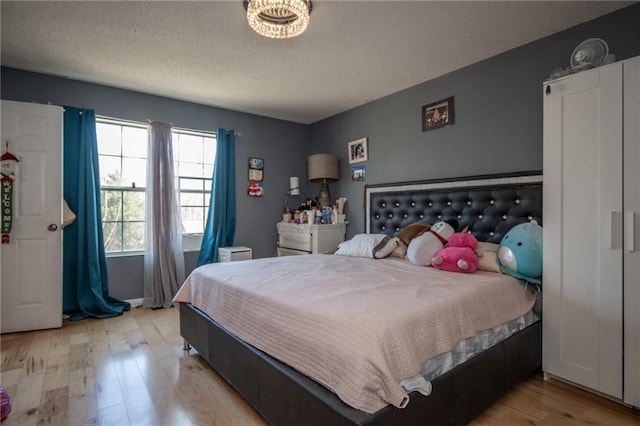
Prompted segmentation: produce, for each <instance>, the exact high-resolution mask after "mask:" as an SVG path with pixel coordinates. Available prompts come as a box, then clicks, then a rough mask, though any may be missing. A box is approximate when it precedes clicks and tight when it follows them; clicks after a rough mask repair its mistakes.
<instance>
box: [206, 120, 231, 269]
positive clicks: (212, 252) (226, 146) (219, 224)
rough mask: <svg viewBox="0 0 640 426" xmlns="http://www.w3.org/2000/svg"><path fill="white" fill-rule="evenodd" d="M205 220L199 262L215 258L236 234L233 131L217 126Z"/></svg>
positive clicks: (211, 261)
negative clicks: (220, 248) (207, 209)
mask: <svg viewBox="0 0 640 426" xmlns="http://www.w3.org/2000/svg"><path fill="white" fill-rule="evenodd" d="M217 137H218V139H217V141H216V159H215V164H214V168H213V184H212V188H211V200H210V201H209V212H208V214H207V224H206V226H205V230H204V235H203V237H202V247H200V255H199V256H198V266H201V265H205V264H207V263H213V262H217V261H218V248H219V247H227V246H231V245H233V239H234V238H235V234H236V160H235V136H234V131H233V130H229V131H226V130H224V129H218V134H217Z"/></svg>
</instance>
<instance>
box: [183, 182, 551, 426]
mask: <svg viewBox="0 0 640 426" xmlns="http://www.w3.org/2000/svg"><path fill="white" fill-rule="evenodd" d="M541 184H542V177H541V175H540V174H538V173H527V174H519V175H510V176H499V177H498V176H484V177H477V178H465V179H456V180H447V181H428V182H409V183H401V184H391V185H370V186H367V187H366V188H365V203H364V206H365V208H364V211H365V219H366V220H365V223H366V231H367V233H370V234H387V235H394V234H395V233H397V232H398V231H399V230H400V229H401V228H403V227H404V226H406V225H407V224H410V223H413V222H417V221H424V222H428V223H434V222H436V221H439V220H446V219H450V218H454V219H456V220H457V221H458V222H459V224H460V228H462V227H468V229H469V230H470V231H471V232H473V233H474V235H476V237H477V238H478V240H480V241H487V242H499V241H500V240H501V239H502V237H503V236H504V234H505V233H506V232H507V231H508V230H509V229H511V228H512V227H513V226H515V225H517V224H519V223H523V222H526V221H529V220H532V219H535V220H537V221H538V223H540V224H542V217H541V211H542V202H541V198H542V197H541V195H542V194H541ZM325 262H326V263H325ZM251 268H255V269H256V270H258V271H261V272H260V273H261V274H262V277H260V279H259V280H258V281H257V282H256V280H254V279H253V278H252V277H251ZM291 268H293V269H291ZM314 268H317V269H314ZM419 268H421V269H420V271H418V269H419ZM327 270H333V271H336V272H337V273H338V276H339V277H342V280H343V281H345V282H354V283H356V284H354V286H355V287H354V288H351V287H349V290H348V291H343V286H342V285H340V284H339V282H337V281H338V280H337V279H336V278H328V280H327V281H323V278H321V277H323V276H324V275H326V274H325V273H322V271H327ZM365 270H368V271H369V273H370V274H372V275H373V276H378V277H385V278H384V279H381V280H380V282H379V283H375V285H374V288H371V287H368V286H371V285H372V284H370V283H373V282H374V280H372V279H371V278H369V276H367V277H366V278H365V279H360V278H359V277H362V275H361V274H362V271H365ZM265 271H269V272H265ZM305 271H308V272H309V273H311V274H312V275H311V277H310V276H306V275H305ZM196 272H197V273H196ZM418 272H420V273H423V274H427V273H428V274H438V273H439V274H447V273H445V272H442V271H433V268H425V267H418V266H415V265H409V266H407V262H406V261H403V260H400V259H381V260H373V259H361V258H345V257H343V256H332V255H317V256H304V260H303V259H301V258H298V259H297V260H296V258H288V259H287V258H274V259H257V260H255V261H246V263H245V262H230V263H227V264H226V265H222V264H218V265H207V266H204V267H202V268H198V270H197V271H194V273H193V274H192V275H191V276H190V277H189V278H188V279H187V282H185V285H183V288H181V291H180V293H179V296H177V297H176V301H179V302H182V303H179V309H180V332H181V335H182V336H183V337H184V339H185V341H186V342H189V344H191V345H192V346H193V347H194V348H195V349H196V350H197V351H198V353H199V354H200V355H201V356H202V357H203V358H204V359H206V360H207V361H208V363H209V364H210V365H211V366H212V367H213V368H214V369H215V370H217V371H218V372H219V373H220V374H221V375H222V376H223V377H224V378H225V379H226V380H227V381H228V382H229V383H230V384H231V385H232V386H233V387H234V388H235V389H236V390H237V391H238V392H239V393H240V394H241V395H242V396H243V397H244V398H245V399H246V400H247V401H248V402H249V403H250V404H251V405H252V406H253V407H254V408H255V409H256V411H258V412H259V413H260V414H261V415H262V416H263V417H264V418H265V419H266V420H267V421H268V422H269V423H270V424H276V425H280V424H282V425H290V424H332V425H333V424H352V425H368V424H465V423H468V422H469V421H470V420H471V419H473V418H474V417H475V416H477V415H478V414H480V413H481V412H482V411H483V410H484V409H485V408H487V407H488V406H489V405H491V404H492V403H493V402H494V401H496V400H497V399H499V398H500V397H501V396H502V395H504V393H505V392H506V391H508V390H509V389H510V388H511V387H513V386H514V385H515V384H517V383H518V382H520V381H521V380H523V379H524V378H526V377H527V376H529V375H530V374H531V373H532V372H534V371H535V370H536V369H538V368H539V367H540V364H541V350H540V349H541V324H540V321H539V320H538V317H537V316H535V315H531V314H530V311H531V308H532V306H533V305H534V303H535V301H531V300H530V299H531V297H528V298H527V299H528V300H524V299H525V297H524V296H521V293H522V294H524V293H525V290H524V287H521V286H518V284H513V283H504V284H501V285H504V286H508V287H504V289H507V288H509V289H510V290H508V291H506V290H503V291H501V292H498V293H490V291H491V286H493V285H495V284H491V283H490V282H492V281H495V280H496V279H501V280H513V278H511V277H508V276H500V274H492V273H483V272H478V273H474V274H455V273H448V274H449V275H448V276H449V277H451V276H452V275H457V276H460V275H464V276H465V277H464V280H467V281H466V282H463V281H461V282H460V283H459V284H458V283H457V282H456V284H454V285H452V284H450V283H445V284H442V282H443V281H442V280H443V279H442V278H441V277H442V276H439V277H436V279H435V280H433V281H434V282H436V281H437V283H435V284H434V290H432V289H431V287H429V288H428V290H426V287H425V289H423V288H422V287H419V286H418V287H416V285H417V284H413V283H410V282H409V281H410V280H411V279H412V278H411V277H412V276H413V275H415V274H416V273H418ZM314 274H315V275H314ZM405 274H406V275H405ZM205 276H208V278H204V277H205ZM287 276H292V277H294V279H293V280H290V279H287V278H286V277H287ZM496 276H498V277H496ZM273 277H277V278H273ZM313 277H318V278H316V279H314V278H313ZM210 279H211V280H212V281H211V282H214V281H217V280H219V281H221V283H222V282H224V283H226V285H227V286H228V287H229V288H226V287H222V286H221V285H222V284H221V285H220V286H218V283H215V284H216V285H213V284H211V285H210V284H208V281H207V280H210ZM393 279H396V280H397V283H402V285H404V286H409V287H406V290H403V291H405V292H408V294H410V295H411V297H405V296H406V295H405V296H403V295H402V294H401V293H400V294H399V293H395V292H397V291H398V288H396V287H400V285H399V284H397V285H395V286H393V285H392V286H389V285H387V283H388V282H389V281H392V280H393ZM200 281H202V282H200ZM272 281H273V285H271V284H270V283H271V282H272ZM260 282H262V283H263V285H262V286H261V285H260ZM311 282H317V283H318V285H317V286H315V287H321V288H324V289H325V290H324V291H326V292H327V293H326V294H318V293H317V292H312V290H311V288H312V287H314V286H313V285H311V284H304V283H311ZM485 282H486V287H484V286H485ZM283 283H284V284H283ZM300 283H303V284H304V285H301V284H300ZM367 283H369V284H367ZM438 283H440V284H438ZM283 286H284V287H283ZM410 286H413V287H410ZM271 287H273V288H274V289H275V294H272V293H270V292H271V291H272V290H271ZM276 287H277V288H276ZM464 287H466V288H469V289H471V290H472V291H477V293H475V295H474V296H473V297H474V298H475V299H478V300H481V299H482V298H483V297H484V298H486V300H484V301H483V302H478V303H477V304H476V305H474V304H471V303H468V304H467V305H463V304H462V303H463V302H462V299H458V297H459V296H458V295H456V294H451V295H450V296H451V297H453V298H454V299H456V300H460V301H461V302H460V307H459V308H456V309H451V308H448V309H447V310H445V311H436V312H432V311H431V309H436V310H437V304H436V305H434V307H432V308H430V310H429V312H430V313H429V314H427V313H426V312H423V311H421V310H420V312H421V313H420V315H425V316H424V317H420V318H419V319H418V320H416V319H414V318H413V317H409V316H408V313H407V312H408V311H412V310H413V307H412V306H413V305H412V304H411V303H413V302H412V300H411V299H416V300H418V301H419V302H417V303H431V302H430V301H433V300H435V299H438V300H439V298H441V297H445V296H444V295H443V294H441V293H435V291H436V289H435V288H439V290H437V291H444V292H445V293H454V292H453V290H452V289H454V288H455V289H456V291H457V289H458V288H460V291H462V288H464ZM514 287H517V291H516V290H514ZM208 288H214V290H213V293H212V294H209V290H208ZM231 288H233V292H232V289H231ZM403 288H405V287H403ZM249 290H251V291H249ZM285 290H286V291H285ZM317 290H318V289H315V290H313V291H317ZM277 291H281V292H282V294H283V295H284V294H285V293H288V294H293V295H294V297H292V299H293V300H292V301H291V302H289V303H288V304H286V305H284V304H281V298H280V297H279V294H278V293H277ZM341 291H342V292H341ZM330 292H333V293H330ZM426 292H429V293H428V294H427V293H426ZM246 293H252V294H251V295H247V294H246ZM253 293H255V294H253ZM422 293H425V294H424V295H423V294H422ZM376 294H377V296H376ZM423 296H424V297H423ZM529 296H530V295H529ZM245 297H252V298H256V299H255V300H253V301H252V299H245ZM447 297H448V296H447ZM502 297H508V298H509V299H508V300H509V301H508V303H505V304H503V305H507V307H508V308H509V310H510V312H506V313H503V312H497V311H496V312H491V314H490V315H489V316H490V317H496V318H498V317H500V318H502V319H501V320H500V323H503V322H504V323H506V322H508V321H507V319H509V320H513V321H515V320H516V317H518V319H519V320H520V319H522V318H524V317H525V316H526V317H527V318H528V320H527V321H525V322H522V321H521V322H520V326H519V327H518V328H517V329H514V331H513V332H512V333H511V334H509V335H508V337H507V338H504V339H503V340H499V341H498V342H497V343H492V344H490V345H488V348H487V349H485V350H483V351H482V352H480V353H477V354H474V356H472V357H470V358H469V359H467V360H466V361H465V362H463V363H461V364H460V365H457V366H454V367H453V368H451V369H448V370H447V369H445V370H444V371H446V372H444V374H439V375H432V376H429V380H428V384H429V386H430V394H429V395H428V396H424V395H422V394H421V393H419V392H417V391H410V389H407V388H406V387H402V388H400V387H399V383H398V381H399V380H398V377H404V378H407V379H411V378H416V377H418V376H421V375H422V374H421V373H423V370H422V367H424V365H425V364H426V362H427V359H421V358H420V357H422V356H423V352H425V351H427V352H428V351H430V350H431V346H430V345H427V344H426V343H424V342H421V340H419V339H422V336H423V335H425V339H426V338H427V337H426V335H427V334H428V333H429V330H431V329H432V328H436V329H438V330H440V328H441V326H440V325H438V326H437V327H431V326H429V327H426V326H425V327H423V328H421V329H420V330H419V333H417V336H416V335H410V336H408V337H404V336H401V334H400V332H399V331H398V330H399V329H397V328H393V327H395V325H396V323H397V324H398V326H399V327H400V324H405V327H406V324H412V326H411V327H410V328H411V329H416V328H420V327H422V326H421V325H420V324H432V322H433V321H435V319H436V318H438V317H442V316H447V315H453V314H452V313H450V312H448V311H459V312H458V314H459V316H453V317H451V318H450V320H449V322H451V323H456V324H457V325H459V326H460V328H459V330H462V331H456V332H457V333H459V335H454V336H451V337H447V339H450V340H451V341H447V342H446V343H442V344H441V343H440V341H438V343H437V344H434V346H441V345H442V347H443V348H445V349H446V348H449V346H451V345H452V344H453V345H455V344H458V343H457V342H458V341H459V342H460V343H463V342H464V341H466V340H467V339H473V338H476V339H477V337H475V336H474V335H472V334H473V333H479V332H480V331H481V330H484V329H485V328H487V327H488V328H491V327H489V326H488V325H487V324H488V323H486V324H485V323H484V322H483V321H484V320H483V319H482V318H481V317H480V316H474V315H476V313H475V311H483V310H484V311H491V310H492V309H493V308H491V309H489V306H490V305H501V304H499V303H497V302H496V303H491V301H492V300H496V299H500V298H502ZM207 298H210V299H213V300H214V301H217V305H215V303H214V305H215V306H214V307H208V305H207V304H205V303H204V302H205V301H204V300H203V299H207ZM385 298H386V300H388V301H389V302H388V303H386V304H387V305H393V303H397V305H394V307H392V308H391V311H390V312H391V314H389V313H387V314H384V315H383V314H380V315H377V314H378V313H381V312H385V309H387V307H385V306H384V305H385V303H383V304H379V303H378V304H376V300H375V299H377V300H378V302H379V301H380V300H385ZM403 298H404V299H403ZM340 305H345V307H347V308H348V307H349V306H352V307H353V308H352V309H351V310H349V309H346V310H343V311H340V310H339V306H340ZM400 306H404V307H405V308H404V309H400V308H399V307H400ZM477 306H483V307H485V309H476V308H477ZM360 307H366V308H362V309H359V308H360ZM372 307H373V308H372ZM538 308H539V307H537V309H538ZM496 309H498V308H496ZM501 309H502V307H501V308H500V310H501ZM227 311H228V312H227ZM267 311H269V312H267ZM290 311H292V312H290ZM293 311H295V312H293ZM326 311H334V312H333V313H332V315H335V317H326V318H325V317H324V316H323V315H324V314H325V313H326ZM349 311H351V312H349ZM405 311H407V312H405ZM274 312H275V313H276V315H275V317H274V316H267V314H269V315H273V313H274ZM416 312H417V310H416ZM405 313H407V315H405ZM538 313H539V309H538ZM232 314H233V315H240V316H241V317H240V318H242V319H241V320H235V319H234V317H233V315H232ZM294 314H295V315H297V316H293V315H294ZM458 314H456V315H458ZM429 315H430V316H429ZM477 315H480V313H478V314H477ZM376 316H379V317H383V320H384V322H383V324H378V323H375V322H374V321H376ZM213 318H215V320H214V319H213ZM292 318H295V321H293V320H292ZM447 318H449V317H447ZM496 318H494V319H496ZM523 321H524V320H523ZM263 323H273V324H274V325H276V327H275V329H274V330H272V331H270V332H268V331H264V330H262V329H261V328H260V327H261V326H262V324H263ZM294 323H295V324H294ZM343 324H348V326H343ZM374 324H375V325H374ZM305 325H306V326H307V328H305ZM309 327H311V328H310V329H311V330H313V327H316V328H315V330H316V334H317V338H318V339H320V338H321V337H322V338H326V339H327V341H326V342H325V341H323V344H322V345H321V346H320V347H319V348H320V349H316V350H317V351H318V352H319V353H321V355H322V356H321V358H320V360H321V361H317V360H316V361H314V360H313V357H312V355H313V354H312V352H313V351H314V349H313V348H312V347H309V348H307V346H305V345H307V344H308V342H307V341H308V340H313V337H314V336H313V335H311V337H310V336H309V334H310V333H312V332H310V331H309V330H310V329H309ZM474 328H475V331H473V330H471V329H474ZM379 330H383V331H384V332H382V333H378V331H379ZM329 331H331V332H329ZM456 332H454V334H455V333H456ZM349 333H351V334H349ZM448 333H450V332H449V331H447V332H446V333H440V334H442V335H445V334H446V335H448ZM378 334H381V335H382V336H381V337H379V336H378ZM441 337H442V336H441ZM334 340H340V342H338V343H335V344H334ZM378 340H380V342H381V347H382V349H381V350H380V353H381V354H377V352H376V351H377V349H374V348H373V346H371V347H370V346H369V344H370V342H372V341H376V342H378ZM283 342H285V344H283ZM346 342H350V343H351V345H350V346H349V347H348V348H346V349H344V348H343V346H344V343H346ZM407 342H410V344H408V343H407ZM452 342H453V343H452ZM447 345H449V346H447ZM375 346H376V347H377V345H375ZM414 346H415V347H419V348H420V350H419V351H418V350H414ZM456 347H457V346H456ZM258 348H261V349H264V350H261V349H258ZM398 348H400V349H398ZM404 348H411V350H405V349H404ZM449 349H453V346H451V347H450V348H449ZM367 351H368V352H367ZM394 351H395V352H394ZM443 351H444V352H445V353H443ZM351 352H355V360H350V359H349V358H348V356H347V355H348V353H351ZM405 352H408V353H409V355H406V354H405ZM447 353H448V352H446V351H445V350H444V349H443V350H442V351H440V352H435V353H434V354H435V355H438V356H445V355H446V354H447ZM434 354H430V355H429V357H431V356H433V355H434ZM438 356H436V357H435V358H438ZM405 358H406V360H408V361H407V362H405ZM332 359H333V360H335V361H336V362H335V363H332V362H327V360H332ZM281 360H284V361H286V362H282V361H281ZM400 361H402V362H400ZM416 363H418V364H416ZM290 365H291V366H295V367H296V368H292V367H291V366H290ZM407 365H410V366H407ZM416 369H417V373H420V374H417V373H416V371H415V370H416ZM370 370H372V371H374V372H375V373H376V374H377V376H376V377H372V378H370V377H369V376H370V375H369V372H370ZM409 372H412V373H411V374H409ZM414 373H416V374H415V375H414ZM398 374H399V375H400V376H398ZM334 376H337V377H338V378H337V379H336V378H335V377H334ZM311 377H314V379H312V378H311ZM336 380H337V381H336ZM321 383H323V384H321ZM329 389H331V390H329ZM347 402H348V403H347ZM354 407H357V408H354Z"/></svg>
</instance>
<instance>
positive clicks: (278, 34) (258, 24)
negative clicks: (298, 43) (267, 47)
mask: <svg viewBox="0 0 640 426" xmlns="http://www.w3.org/2000/svg"><path fill="white" fill-rule="evenodd" d="M244 4H245V7H246V9H247V21H248V22H249V26H250V27H251V28H253V29H254V31H255V32H257V33H258V34H260V35H263V36H265V37H269V38H291V37H296V36H299V35H300V34H302V33H303V32H304V31H305V30H306V29H307V26H309V14H310V13H311V8H312V6H311V0H249V1H245V2H244Z"/></svg>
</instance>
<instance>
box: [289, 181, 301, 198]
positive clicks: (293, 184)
mask: <svg viewBox="0 0 640 426" xmlns="http://www.w3.org/2000/svg"><path fill="white" fill-rule="evenodd" d="M289 194H291V195H300V180H299V179H298V176H291V177H290V178H289Z"/></svg>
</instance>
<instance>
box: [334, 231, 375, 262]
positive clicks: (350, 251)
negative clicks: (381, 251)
mask: <svg viewBox="0 0 640 426" xmlns="http://www.w3.org/2000/svg"><path fill="white" fill-rule="evenodd" d="M384 237H386V235H385V234H357V235H354V236H353V238H351V239H350V240H347V241H345V242H343V243H340V245H338V251H336V252H335V254H337V255H340V256H351V257H368V258H370V259H373V248H374V247H375V246H377V245H378V244H379V243H380V241H382V240H383V239H384Z"/></svg>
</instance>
